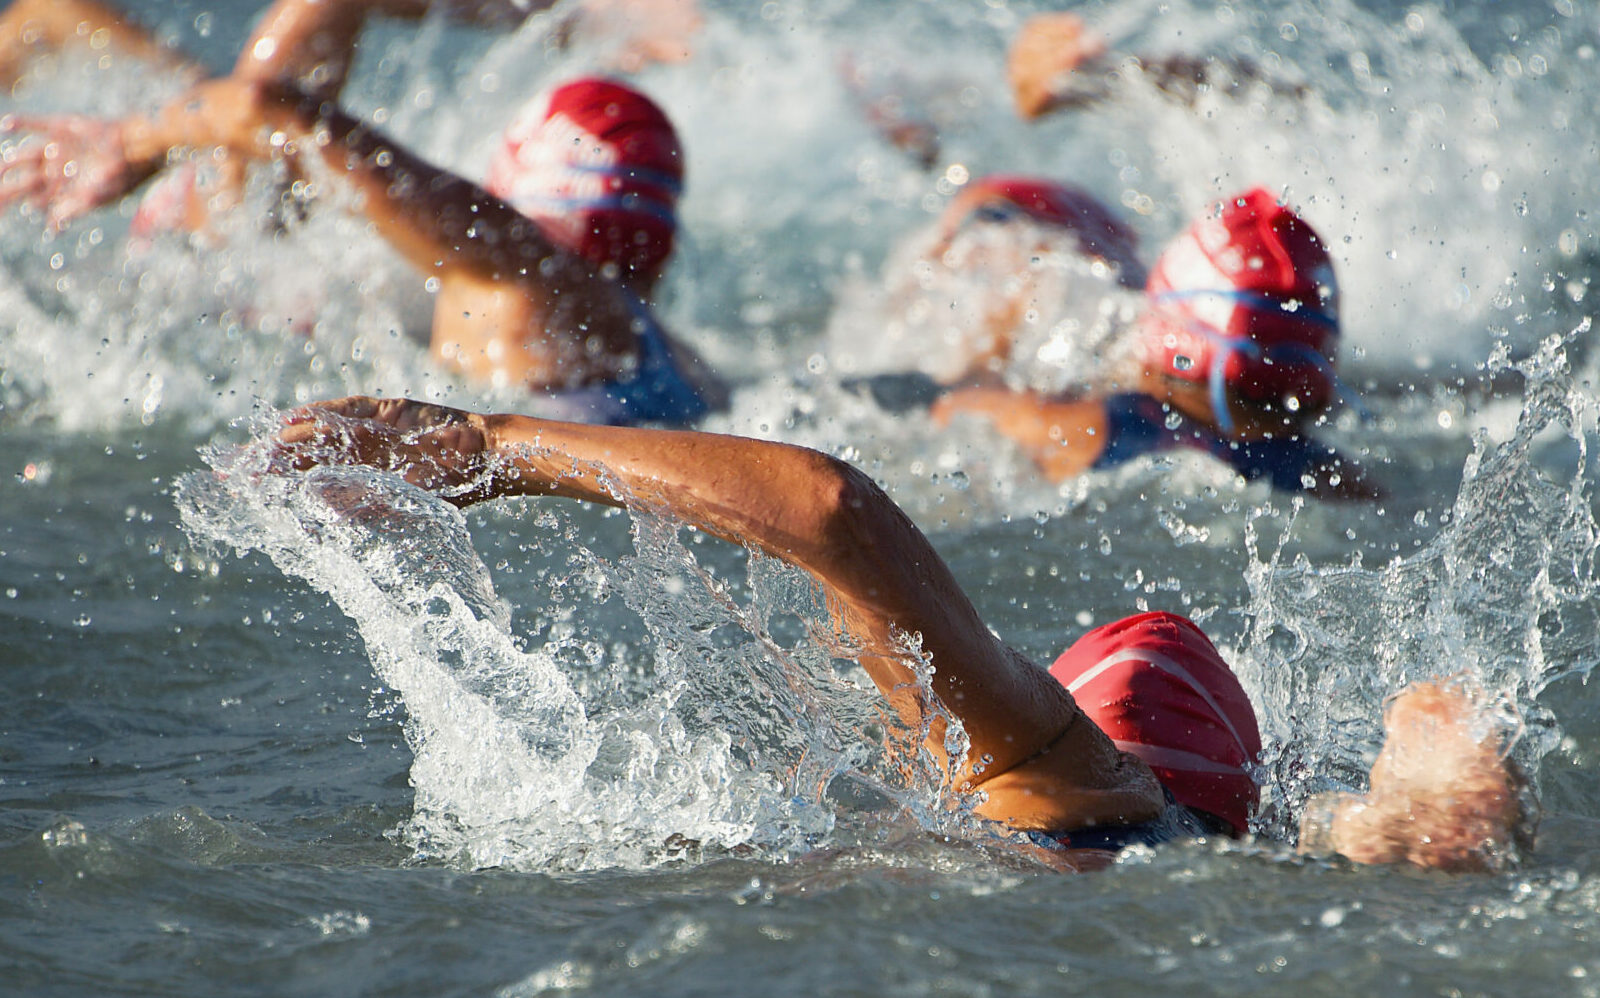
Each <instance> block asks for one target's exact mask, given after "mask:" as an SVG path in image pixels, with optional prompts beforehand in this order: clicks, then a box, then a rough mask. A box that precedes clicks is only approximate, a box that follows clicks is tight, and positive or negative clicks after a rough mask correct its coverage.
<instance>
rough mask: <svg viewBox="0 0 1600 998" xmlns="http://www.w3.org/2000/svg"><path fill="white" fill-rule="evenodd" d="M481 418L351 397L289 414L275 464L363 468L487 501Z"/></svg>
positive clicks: (490, 493)
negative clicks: (381, 471)
mask: <svg viewBox="0 0 1600 998" xmlns="http://www.w3.org/2000/svg"><path fill="white" fill-rule="evenodd" d="M491 452H492V448H491V447H490V445H489V443H488V433H487V425H486V420H485V417H483V416H482V415H479V414H478V413H474V412H466V411H464V410H461V409H452V408H449V407H448V406H442V405H431V404H428V403H424V402H416V401H413V400H411V399H376V398H366V397H362V396H354V397H351V398H345V399H336V400H334V401H329V402H317V403H313V404H312V405H308V406H305V407H304V408H301V409H297V410H295V412H294V413H292V414H291V415H290V416H289V418H288V421H287V424H286V425H285V426H284V428H283V429H282V430H281V431H279V433H278V454H277V458H278V459H279V460H278V462H277V463H278V464H279V466H280V467H283V468H285V469H287V468H293V469H296V470H299V471H306V470H309V469H311V468H314V467H317V466H319V465H365V466H367V467H371V468H378V469H381V470H383V471H392V472H396V473H398V474H401V475H403V476H404V477H405V479H406V481H408V482H410V483H411V484H413V485H415V486H417V487H419V488H423V489H427V490H428V491H430V492H434V493H437V494H438V495H439V496H440V497H441V498H443V499H444V500H445V501H447V502H450V503H453V504H455V505H457V506H469V505H471V504H473V503H475V502H481V501H483V500H484V499H489V498H493V497H494V496H495V495H497V494H498V492H497V491H496V490H495V489H494V487H493V482H492V478H493V476H492V474H491V471H492V464H493V462H491V461H490V459H489V458H490V455H491Z"/></svg>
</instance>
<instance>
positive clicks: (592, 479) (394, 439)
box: [283, 399, 1160, 829]
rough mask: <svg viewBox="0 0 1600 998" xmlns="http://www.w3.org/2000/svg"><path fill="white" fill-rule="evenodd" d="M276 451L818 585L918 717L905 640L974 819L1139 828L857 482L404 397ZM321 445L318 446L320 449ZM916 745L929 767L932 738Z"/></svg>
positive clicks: (912, 532)
mask: <svg viewBox="0 0 1600 998" xmlns="http://www.w3.org/2000/svg"><path fill="white" fill-rule="evenodd" d="M283 439H284V441H285V442H286V443H288V444H290V445H291V449H292V453H293V454H294V455H295V457H296V461H297V463H299V464H300V465H301V466H305V465H309V464H313V463H318V462H356V463H363V464H370V465H377V466H380V467H385V468H390V469H393V470H400V471H403V472H405V473H406V474H407V476H408V477H409V478H411V479H412V480H413V481H415V482H417V483H418V484H420V485H423V486H424V487H428V488H432V489H435V490H440V491H442V492H444V494H446V495H447V496H450V497H451V498H452V501H455V502H458V503H462V504H466V503H470V502H477V501H481V500H484V499H490V498H495V497H498V496H506V495H550V496H564V497H568V498H574V499H582V500H587V501H590V502H598V503H604V504H607V505H613V506H620V505H627V506H630V507H635V508H643V509H646V510H652V511H655V512H660V513H664V514H667V515H670V516H673V517H675V518H678V519H681V520H682V521H684V522H685V523H688V524H690V525H692V526H695V527H698V528H700V529H702V530H705V531H707V532H708V533H711V534H714V535H716V536H718V537H722V538H724V539H726V540H729V541H732V542H734V543H737V544H741V545H745V546H748V547H752V548H755V549H759V550H761V551H764V552H766V553H767V554H769V555H772V556H774V557H777V558H780V559H782V560H784V561H786V562H788V563H790V564H793V565H796V566H797V567H799V568H801V569H803V570H805V571H806V572H808V573H809V574H810V575H811V576H812V577H813V578H815V579H816V580H817V582H818V583H819V584H820V585H821V586H822V589H823V592H824V595H825V597H826V599H827V603H828V606H829V609H830V611H831V613H832V614H833V617H834V619H835V622H836V623H837V625H838V626H839V627H840V629H841V630H842V631H843V632H844V633H845V634H847V635H848V636H849V638H850V639H851V640H852V641H853V642H854V644H855V646H856V651H857V653H858V656H859V660H860V661H861V663H862V665H863V667H864V668H865V669H866V670H867V672H868V674H869V675H870V676H871V677H872V679H873V682H874V683H875V684H876V685H877V686H878V688H879V690H880V691H881V692H882V693H883V695H884V696H885V698H886V699H887V700H888V701H889V703H890V705H891V706H892V707H893V709H895V710H896V711H897V712H898V713H899V714H900V715H901V716H902V717H903V718H905V719H906V721H907V722H908V723H911V724H913V725H917V724H920V723H921V722H923V721H927V720H930V718H928V717H927V716H926V715H925V711H926V710H927V708H928V705H927V704H925V703H924V702H923V698H922V697H921V696H920V695H919V693H918V686H917V676H916V672H915V669H914V668H913V661H912V659H911V656H910V654H909V653H908V651H907V649H906V645H905V640H904V639H905V637H906V636H908V635H913V634H915V635H919V636H920V638H921V642H922V651H923V653H924V654H926V655H927V656H928V657H929V658H930V659H931V662H932V665H933V669H934V672H933V677H932V685H933V691H934V692H935V693H936V694H937V695H938V697H939V699H940V700H941V702H942V703H943V704H944V705H945V707H946V708H947V709H949V710H950V712H951V713H953V714H954V715H955V716H957V717H958V718H959V719H960V720H961V722H962V725H963V727H964V728H965V729H966V732H967V734H968V736H969V737H970V739H971V743H972V747H971V753H970V754H971V758H972V759H973V760H985V759H986V760H987V761H985V762H981V763H980V765H979V766H978V767H977V769H978V770H981V772H979V771H975V770H974V768H973V767H972V766H971V764H969V765H968V767H967V768H966V769H964V770H962V771H961V772H959V773H957V774H955V776H954V779H955V783H956V785H957V786H958V787H960V786H970V787H977V788H981V789H982V790H984V791H985V792H986V793H987V794H988V801H987V802H986V803H985V804H983V805H982V806H981V807H980V808H979V813H980V814H983V815H984V816H986V817H991V818H994V819H996V820H1001V821H1005V822H1008V823H1010V824H1012V825H1014V826H1016V827H1025V828H1040V829H1064V828H1073V827H1078V826H1081V825H1083V824H1089V823H1095V822H1115V821H1123V820H1143V819H1145V818H1148V817H1151V816H1153V814H1154V813H1155V812H1156V811H1158V810H1159V807H1160V792H1159V790H1158V789H1157V788H1156V785H1155V783H1154V779H1153V777H1151V776H1150V774H1149V772H1148V770H1146V769H1144V768H1143V767H1142V766H1140V765H1139V764H1137V763H1135V762H1131V761H1130V760H1129V759H1128V757H1125V756H1123V755H1122V754H1121V753H1119V752H1117V751H1116V749H1115V748H1114V746H1112V745H1111V743H1110V740H1109V739H1107V738H1106V737H1105V735H1104V734H1103V733H1101V732H1100V731H1099V729H1098V728H1096V727H1095V726H1094V725H1093V724H1092V723H1089V722H1088V721H1087V719H1086V718H1084V717H1083V715H1082V714H1081V712H1079V711H1078V709H1077V706H1076V705H1075V704H1074V703H1073V701H1072V698H1071V697H1070V696H1069V695H1067V694H1066V692H1065V690H1063V689H1062V688H1061V687H1060V686H1059V685H1058V684H1057V683H1056V682H1055V681H1054V680H1053V679H1051V678H1050V676H1049V675H1048V674H1047V673H1046V672H1044V671H1043V670H1042V669H1039V668H1038V667H1036V666H1035V665H1033V664H1032V663H1030V662H1028V661H1027V660H1025V659H1024V658H1022V657H1021V656H1020V655H1018V654H1016V653H1015V652H1013V651H1012V650H1011V649H1009V648H1007V647H1006V646H1005V645H1004V644H1003V643H1002V642H1000V641H999V640H998V639H997V638H996V637H994V635H993V634H992V633H990V631H989V630H988V628H987V627H986V626H985V625H984V623H983V621H982V620H981V619H980V618H979V616H978V613H977V610H976V609H975V608H974V607H973V605H972V603H971V601H970V600H968V599H967V597H966V596H965V595H964V594H963V593H962V592H961V589H960V587H959V586H958V585H957V583H956V581H955V578H954V577H953V576H952V574H951V573H950V570H949V568H948V567H947V566H946V565H945V563H944V561H943V559H941V558H940V557H939V555H938V553H937V552H936V551H935V550H934V549H933V546H932V545H931V544H930V543H929V541H928V540H927V538H926V537H925V536H923V534H922V533H921V531H919V530H918V529H917V528H916V526H915V525H914V524H913V523H912V522H911V521H910V519H909V518H907V517H906V516H905V514H904V513H903V512H902V511H901V510H900V509H899V508H898V507H897V506H895V505H894V503H893V502H892V501H890V499H889V498H888V496H886V495H885V494H884V493H883V492H882V490H880V489H879V488H877V486H876V485H874V484H873V483H872V482H871V480H870V479H868V478H867V477H866V476H865V475H863V474H862V473H861V472H859V471H857V470H856V469H854V468H852V467H850V466H849V465H847V464H845V463H843V462H842V461H839V460H836V459H834V458H831V457H828V456H827V455H824V454H821V453H818V452H816V451H813V450H809V449H806V448H801V447H794V446H790V445H785V444H777V443H770V442H766V441H760V440H751V439H746V438H741V437H730V436H722V435H718V434H708V433H695V432H684V431H664V430H645V429H627V428H619V427H598V426H585V425H579V424H572V423H556V422H550V421H545V420H538V419H533V418H531V417H527V416H518V415H495V416H485V415H478V414H473V413H464V412H459V411H457V410H450V409H442V408H440V407H436V406H424V405H420V404H418V403H413V402H408V401H405V400H387V401H375V400H372V399H347V400H344V401H342V402H337V403H327V404H325V405H323V406H318V407H313V408H312V409H308V410H304V411H303V412H302V414H301V415H300V416H299V417H298V418H297V421H296V422H295V423H294V424H293V425H291V426H290V427H289V428H288V430H286V431H285V433H284V435H283ZM330 445H331V446H330ZM928 748H929V750H930V751H932V752H933V753H934V754H935V755H936V756H938V757H943V756H944V754H945V750H944V747H943V726H942V725H941V724H938V723H936V722H935V723H932V724H931V733H930V736H929V739H928Z"/></svg>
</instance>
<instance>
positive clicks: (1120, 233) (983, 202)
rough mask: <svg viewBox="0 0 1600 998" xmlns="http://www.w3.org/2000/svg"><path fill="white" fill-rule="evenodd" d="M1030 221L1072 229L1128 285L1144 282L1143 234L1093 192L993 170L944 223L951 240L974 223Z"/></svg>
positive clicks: (950, 209)
mask: <svg viewBox="0 0 1600 998" xmlns="http://www.w3.org/2000/svg"><path fill="white" fill-rule="evenodd" d="M1019 219H1026V220H1029V221H1032V222H1036V223H1038V224H1040V225H1049V226H1055V227H1058V228H1062V229H1069V230H1071V231H1072V232H1073V233H1074V234H1075V235H1076V236H1077V237H1078V241H1079V242H1080V244H1081V245H1082V246H1083V250H1084V252H1086V253H1088V254H1090V255H1091V256H1097V257H1100V258H1101V259H1103V260H1105V261H1106V262H1107V263H1110V264H1113V265H1115V266H1116V267H1117V271H1118V276H1119V278H1120V279H1121V280H1122V282H1123V283H1124V284H1131V286H1133V287H1137V286H1138V283H1139V282H1140V281H1142V280H1143V274H1144V267H1143V265H1142V264H1140V263H1139V258H1138V253H1137V250H1138V241H1139V237H1138V235H1137V233H1135V232H1134V231H1133V230H1132V229H1130V228H1128V226H1126V225H1124V224H1123V223H1122V221H1121V220H1119V219H1118V218H1117V217H1116V216H1115V215H1113V214H1112V213H1111V211H1110V209H1108V208H1107V207H1106V206H1105V205H1103V204H1101V203H1100V201H1099V200H1098V199H1096V198H1095V196H1094V195H1092V194H1090V193H1089V192H1087V191H1084V190H1081V189H1079V188H1077V187H1073V186H1071V185H1070V184H1060V183H1056V182H1054V181H1051V180H1042V179H1039V178H1037V177H1020V176H1008V175H1002V174H991V175H989V176H986V177H982V178H980V179H978V180H975V181H973V182H972V183H970V184H968V185H967V186H966V187H965V188H963V189H962V191H961V193H960V194H958V195H956V197H955V198H954V199H953V200H952V201H951V202H950V206H949V207H948V208H947V209H945V214H944V220H943V222H942V223H941V227H942V228H943V230H944V233H945V236H946V237H947V238H948V237H949V236H951V235H953V234H954V232H955V231H956V230H957V229H958V228H960V227H961V226H962V225H965V224H968V223H971V222H996V223H1003V222H1007V221H1012V220H1019Z"/></svg>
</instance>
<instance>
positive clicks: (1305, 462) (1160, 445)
mask: <svg viewBox="0 0 1600 998" xmlns="http://www.w3.org/2000/svg"><path fill="white" fill-rule="evenodd" d="M1169 418H1171V413H1170V410H1168V409H1167V408H1165V407H1164V406H1163V405H1162V404H1161V402H1159V401H1157V400H1156V399H1154V398H1152V397H1150V396H1149V395H1139V394H1134V393H1129V394H1124V395H1113V396H1111V397H1110V398H1108V399H1106V441H1105V449H1104V450H1102V451H1101V452H1100V456H1099V458H1097V459H1096V460H1095V462H1094V465H1093V467H1094V468H1096V469H1105V468H1114V467H1116V466H1117V465H1119V464H1123V463H1125V462H1127V461H1131V460H1133V459H1134V458H1136V457H1141V456H1143V455H1145V454H1154V453H1157V452H1159V451H1164V450H1175V449H1177V448H1181V447H1187V448H1190V449H1192V450H1200V451H1204V452H1205V453H1207V454H1210V455H1211V456H1212V457H1215V458H1216V459H1217V460H1219V461H1221V462H1222V463H1224V464H1226V465H1228V466H1230V467H1232V468H1233V469H1234V470H1235V471H1237V472H1238V473H1239V474H1241V475H1243V476H1244V477H1245V478H1247V479H1249V480H1251V481H1255V480H1256V479H1259V478H1264V479H1266V480H1267V481H1268V482H1270V483H1271V484H1272V486H1273V487H1274V488H1278V489H1283V490H1284V491H1286V492H1303V491H1305V490H1306V483H1305V478H1306V477H1307V476H1309V477H1312V478H1316V477H1318V473H1319V472H1325V471H1327V470H1329V469H1332V468H1337V467H1338V466H1339V465H1341V464H1343V463H1344V458H1343V457H1342V456H1341V455H1340V454H1339V452H1338V451H1336V450H1334V449H1333V448H1332V447H1329V446H1327V445H1326V444H1322V443H1318V442H1317V441H1315V440H1313V439H1311V438H1310V437H1305V436H1298V435H1296V436H1287V437H1278V438H1274V439H1271V440H1251V441H1246V442H1237V441H1231V440H1225V439H1223V438H1222V437H1221V436H1219V435H1217V433H1216V432H1215V431H1213V430H1211V429H1209V428H1207V427H1204V426H1200V425H1199V424H1197V423H1195V422H1194V421H1193V420H1190V419H1182V418H1181V417H1180V418H1179V419H1176V420H1173V422H1174V424H1175V425H1173V426H1171V427H1169V426H1168V425H1167V422H1168V419H1169Z"/></svg>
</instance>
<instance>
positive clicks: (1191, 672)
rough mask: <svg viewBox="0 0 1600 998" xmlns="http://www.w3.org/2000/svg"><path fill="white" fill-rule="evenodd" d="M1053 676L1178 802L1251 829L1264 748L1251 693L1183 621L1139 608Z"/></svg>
mask: <svg viewBox="0 0 1600 998" xmlns="http://www.w3.org/2000/svg"><path fill="white" fill-rule="evenodd" d="M1050 675H1052V676H1054V677H1055V679H1056V681H1057V682H1059V683H1060V684H1061V685H1062V686H1065V687H1066V688H1067V692H1069V693H1071V694H1072V698H1073V699H1074V700H1075V701H1077V704H1078V707H1079V708H1080V709H1081V710H1082V711H1083V712H1084V714H1086V715H1088V717H1089V719H1090V720H1091V721H1093V722H1094V723H1095V724H1096V725H1097V726H1098V727H1099V728H1100V730H1101V731H1104V732H1105V733H1106V734H1107V735H1109V736H1110V737H1111V740H1112V741H1113V742H1115V743H1116V745H1117V747H1118V748H1119V749H1121V750H1122V751H1124V752H1127V753H1129V754H1130V755H1135V756H1138V757H1139V758H1140V759H1142V760H1144V762H1145V764H1146V765H1148V766H1149V767H1150V768H1151V770H1153V771H1154V772H1155V774H1156V777H1157V778H1158V779H1159V780H1160V781H1161V784H1162V786H1164V787H1166V788H1167V792H1168V793H1170V794H1172V797H1173V799H1174V800H1176V801H1177V802H1178V803H1179V804H1182V805H1183V806H1185V807H1187V808H1189V809H1190V810H1192V811H1197V812H1200V813H1201V814H1202V816H1203V817H1207V818H1215V819H1216V821H1215V822H1213V823H1212V824H1215V825H1220V826H1223V827H1222V828H1221V830H1223V831H1226V832H1227V833H1228V834H1232V835H1243V834H1244V833H1245V832H1246V831H1247V830H1248V828H1249V821H1250V812H1251V810H1252V809H1253V808H1254V807H1255V805H1256V801H1257V799H1258V798H1259V796H1260V789H1259V788H1258V787H1257V786H1256V783H1255V780H1254V779H1252V778H1251V776H1250V772H1249V767H1250V766H1251V765H1253V764H1254V763H1255V761H1256V758H1257V757H1258V756H1259V755H1260V754H1261V734H1260V731H1259V729H1258V728H1257V726H1256V714H1255V709H1254V708H1253V707H1252V706H1251V705H1250V698H1249V696H1247V695H1246V694H1245V691H1244V688H1243V687H1242V686H1241V685H1240V684H1239V680H1238V678H1236V677H1235V676H1234V674H1233V672H1232V671H1231V670H1230V669H1229V668H1228V666H1227V663H1225V662H1224V661H1223V660H1222V656H1221V655H1219V654H1217V649H1216V647H1215V646H1213V645H1212V644H1211V641H1210V639H1208V638H1207V637H1206V636H1205V635H1204V634H1203V633H1201V631H1200V629H1199V628H1198V627H1196V626H1195V625H1194V624H1193V623H1191V622H1190V621H1189V620H1188V619H1187V618H1184V617H1180V616H1178V615H1176V614H1171V613H1161V612H1156V613H1143V614H1139V615H1137V616H1134V617H1128V618H1125V619H1123V620H1119V621H1117V622H1115V623H1112V624H1107V625H1105V626H1103V627H1098V628H1096V629H1094V630H1092V631H1090V632H1089V633H1088V634H1085V635H1084V636H1083V637H1082V638H1080V639H1078V641H1077V643H1075V644H1074V645H1073V646H1072V647H1071V648H1068V649H1067V650H1066V651H1065V652H1064V653H1063V654H1062V655H1061V657H1060V658H1059V659H1057V660H1056V662H1055V664H1054V665H1052V666H1051V667H1050Z"/></svg>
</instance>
